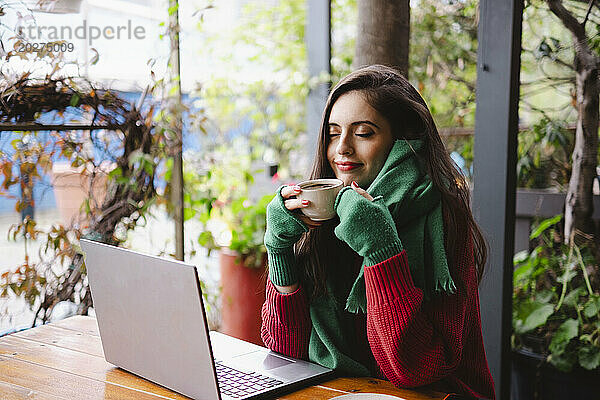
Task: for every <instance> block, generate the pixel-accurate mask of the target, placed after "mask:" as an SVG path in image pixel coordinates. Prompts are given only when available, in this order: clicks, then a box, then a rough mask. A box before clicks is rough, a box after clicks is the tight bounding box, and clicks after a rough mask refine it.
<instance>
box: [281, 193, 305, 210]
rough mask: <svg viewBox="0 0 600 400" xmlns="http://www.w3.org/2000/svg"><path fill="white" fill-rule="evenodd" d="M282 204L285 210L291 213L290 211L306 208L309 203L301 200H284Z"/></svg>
mask: <svg viewBox="0 0 600 400" xmlns="http://www.w3.org/2000/svg"><path fill="white" fill-rule="evenodd" d="M282 191H283V190H282ZM283 204H284V205H285V208H287V209H288V210H290V211H292V210H299V209H301V208H305V207H308V205H309V204H310V201H308V200H301V199H288V200H284V202H283Z"/></svg>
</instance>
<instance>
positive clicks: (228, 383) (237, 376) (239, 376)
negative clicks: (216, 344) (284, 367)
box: [215, 362, 283, 398]
mask: <svg viewBox="0 0 600 400" xmlns="http://www.w3.org/2000/svg"><path fill="white" fill-rule="evenodd" d="M215 368H216V369H217V379H218V381H219V390H220V391H221V393H222V394H226V395H228V396H231V397H234V398H238V397H244V396H247V395H251V394H253V393H255V392H260V391H262V390H265V389H269V388H272V387H273V386H277V385H279V384H282V383H283V382H282V381H279V380H277V379H274V378H271V377H268V376H265V375H261V374H259V373H257V372H242V371H238V370H237V369H233V368H231V367H228V366H226V365H223V364H221V363H220V362H216V363H215Z"/></svg>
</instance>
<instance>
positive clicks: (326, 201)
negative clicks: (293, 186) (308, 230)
mask: <svg viewBox="0 0 600 400" xmlns="http://www.w3.org/2000/svg"><path fill="white" fill-rule="evenodd" d="M298 186H300V188H301V189H302V192H300V194H299V195H298V196H297V197H298V198H299V199H302V200H303V199H306V200H308V201H310V204H309V206H308V207H303V208H301V210H302V212H303V213H304V215H306V216H307V217H308V218H310V219H312V220H313V221H325V220H328V219H331V218H333V217H335V209H334V208H333V206H334V204H335V198H336V197H337V195H338V193H339V192H340V190H342V188H343V187H344V182H342V181H341V180H339V179H313V180H310V181H304V182H301V183H299V184H298Z"/></svg>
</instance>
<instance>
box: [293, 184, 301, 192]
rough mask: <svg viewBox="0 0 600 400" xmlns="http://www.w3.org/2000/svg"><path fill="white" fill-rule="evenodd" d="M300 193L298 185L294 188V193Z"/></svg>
mask: <svg viewBox="0 0 600 400" xmlns="http://www.w3.org/2000/svg"><path fill="white" fill-rule="evenodd" d="M300 191H302V189H301V188H300V186H298V185H296V186H294V192H300Z"/></svg>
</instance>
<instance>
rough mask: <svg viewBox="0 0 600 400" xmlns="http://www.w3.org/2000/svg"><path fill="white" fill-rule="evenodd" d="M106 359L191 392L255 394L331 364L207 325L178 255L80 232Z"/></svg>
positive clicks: (195, 284) (285, 386) (207, 398)
mask: <svg viewBox="0 0 600 400" xmlns="http://www.w3.org/2000/svg"><path fill="white" fill-rule="evenodd" d="M81 248H82V249H83V251H84V253H85V265H86V268H87V274H88V280H89V286H90V290H91V295H92V299H93V302H94V309H95V311H96V319H97V321H98V328H99V330H100V339H101V341H102V347H103V349H104V356H105V358H106V360H107V361H108V362H109V363H111V364H114V365H116V366H118V367H120V368H123V369H125V370H127V371H129V372H132V373H134V374H136V375H139V376H141V377H143V378H145V379H148V380H150V381H152V382H155V383H157V384H159V385H162V386H165V387H167V388H169V389H171V390H174V391H176V392H179V393H181V394H184V395H186V396H189V397H191V398H194V399H203V400H216V399H223V400H229V399H259V398H260V399H262V398H271V397H273V396H276V395H278V394H282V393H286V392H289V391H293V390H297V389H300V388H302V387H305V386H310V385H311V384H314V383H316V382H318V381H321V380H324V379H326V378H328V377H331V375H332V374H333V371H332V370H330V369H328V368H324V367H321V366H320V365H317V364H314V363H310V362H307V361H304V360H299V359H294V358H291V357H288V356H285V355H282V354H279V353H275V352H273V351H270V350H268V349H266V348H264V347H261V346H257V345H255V344H252V343H249V342H245V341H243V340H239V339H236V338H233V337H231V336H227V335H224V334H221V333H218V332H209V330H208V325H207V323H206V314H205V312H204V304H203V299H202V292H201V289H200V284H199V283H200V282H199V280H198V272H197V269H196V267H195V266H193V265H189V264H185V263H183V262H180V261H175V260H168V259H164V258H160V257H154V256H149V255H145V254H141V253H138V252H134V251H130V250H126V249H122V248H118V247H114V246H109V245H105V244H101V243H97V242H92V241H89V240H81Z"/></svg>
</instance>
